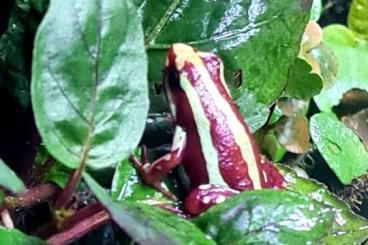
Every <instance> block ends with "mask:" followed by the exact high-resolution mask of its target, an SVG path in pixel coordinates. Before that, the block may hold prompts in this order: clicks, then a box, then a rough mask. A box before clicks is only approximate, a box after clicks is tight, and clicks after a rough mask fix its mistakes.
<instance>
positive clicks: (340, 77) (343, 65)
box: [314, 25, 368, 112]
mask: <svg viewBox="0 0 368 245" xmlns="http://www.w3.org/2000/svg"><path fill="white" fill-rule="evenodd" d="M323 38H324V42H325V43H326V44H327V45H328V46H329V47H330V48H331V49H332V51H333V52H334V53H335V54H336V57H337V59H338V62H339V69H338V73H337V77H336V81H335V82H334V84H333V85H332V86H331V87H330V88H328V89H324V90H322V92H321V93H320V94H319V95H317V96H315V97H314V100H315V102H316V103H317V106H318V108H319V109H320V110H321V111H323V112H332V108H333V107H334V106H336V105H338V104H339V101H340V99H341V98H342V97H343V95H344V94H345V93H346V92H348V91H349V90H351V89H361V90H368V69H367V67H368V42H367V41H363V40H359V39H357V37H356V36H355V34H354V32H352V31H351V30H349V29H348V28H346V27H345V26H343V25H329V26H327V27H325V28H324V29H323ZM352 61H354V62H352Z"/></svg>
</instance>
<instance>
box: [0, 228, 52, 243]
mask: <svg viewBox="0 0 368 245" xmlns="http://www.w3.org/2000/svg"><path fill="white" fill-rule="evenodd" d="M0 244H4V245H5V244H19V245H46V242H44V241H42V240H40V239H38V238H36V237H32V236H27V235H26V234H24V233H22V232H21V231H19V230H17V229H6V228H4V227H2V226H0Z"/></svg>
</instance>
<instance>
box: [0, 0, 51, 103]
mask: <svg viewBox="0 0 368 245" xmlns="http://www.w3.org/2000/svg"><path fill="white" fill-rule="evenodd" d="M47 5H48V0H16V1H15V3H14V6H13V9H12V12H11V15H10V18H9V22H8V29H7V31H6V32H5V33H4V34H3V35H2V36H1V38H0V75H2V76H0V85H1V84H3V85H4V86H5V88H6V89H7V90H8V91H9V92H10V93H11V94H12V95H13V96H14V97H15V98H16V100H17V102H18V103H19V105H20V106H21V107H23V109H25V108H26V107H27V106H28V105H29V101H30V96H29V83H30V74H31V69H30V65H29V63H30V62H31V60H30V57H31V55H32V47H33V45H32V44H33V38H34V35H35V33H36V29H37V26H38V24H39V22H40V19H41V18H40V16H41V15H43V14H44V13H45V12H46V8H47ZM1 80H3V81H1Z"/></svg>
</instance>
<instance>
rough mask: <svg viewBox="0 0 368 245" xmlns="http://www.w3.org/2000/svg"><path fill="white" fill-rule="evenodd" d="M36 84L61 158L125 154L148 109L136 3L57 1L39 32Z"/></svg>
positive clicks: (40, 116) (101, 160) (71, 163)
mask: <svg viewBox="0 0 368 245" xmlns="http://www.w3.org/2000/svg"><path fill="white" fill-rule="evenodd" d="M31 89H32V91H31V92H32V103H33V109H34V113H35V119H36V123H37V127H38V129H39V131H40V133H41V136H42V139H43V141H44V143H45V145H46V148H47V149H48V151H49V152H50V153H51V154H52V155H53V156H54V157H55V158H56V159H57V160H59V161H60V162H62V163H63V164H65V165H67V166H68V167H71V168H76V167H78V166H79V164H80V163H81V162H85V161H87V164H88V165H89V166H90V167H93V168H102V167H106V166H110V165H111V164H113V163H116V162H118V161H120V160H122V159H124V158H125V157H127V155H128V154H129V153H130V152H131V151H132V150H133V149H134V148H135V147H136V145H137V144H138V141H139V139H140V137H141V135H142V132H143V128H144V125H145V118H146V114H147V110H148V98H147V65H146V55H145V50H144V46H143V32H142V29H141V26H140V21H139V18H138V16H137V13H136V9H135V6H134V5H133V3H132V2H131V1H130V0H126V1H120V0H103V1H100V0H95V1H88V0H78V1H74V0H65V1H52V2H51V5H50V7H49V11H48V12H47V14H46V16H45V18H44V20H43V22H42V24H41V25H40V28H39V30H38V33H37V37H36V43H35V49H34V57H33V69H32V88H31Z"/></svg>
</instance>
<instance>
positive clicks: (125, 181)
mask: <svg viewBox="0 0 368 245" xmlns="http://www.w3.org/2000/svg"><path fill="white" fill-rule="evenodd" d="M111 198H112V199H113V200H114V201H133V202H141V203H147V204H151V205H152V204H171V203H172V201H169V200H168V199H167V198H165V197H164V196H163V194H162V193H161V192H158V191H157V190H156V189H153V188H152V187H150V186H148V185H145V184H143V183H142V181H141V180H140V179H139V177H138V174H137V171H136V170H135V169H134V167H133V166H132V165H131V163H129V160H128V159H126V160H124V161H122V162H120V163H119V164H118V166H117V167H116V170H115V174H114V178H113V180H112V184H111Z"/></svg>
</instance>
